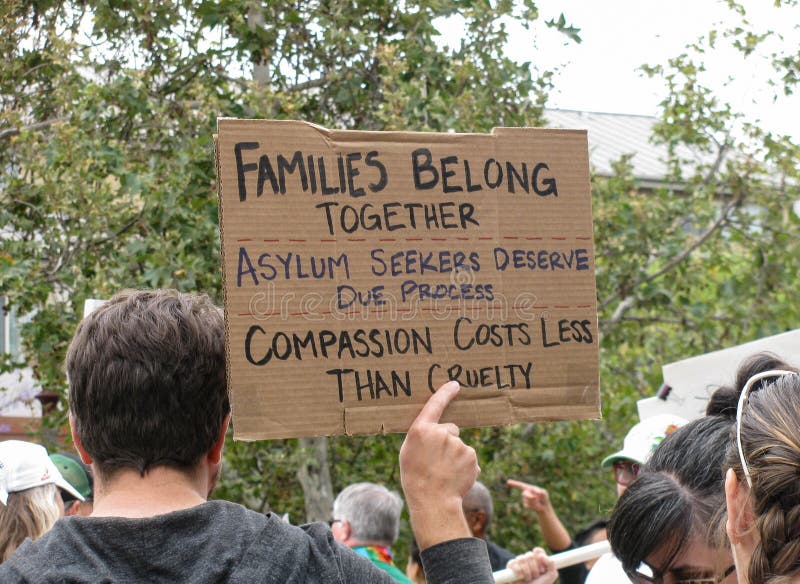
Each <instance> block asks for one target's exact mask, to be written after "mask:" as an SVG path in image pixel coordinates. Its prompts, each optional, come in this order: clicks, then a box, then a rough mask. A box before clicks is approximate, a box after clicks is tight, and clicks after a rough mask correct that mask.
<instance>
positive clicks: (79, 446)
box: [69, 412, 94, 464]
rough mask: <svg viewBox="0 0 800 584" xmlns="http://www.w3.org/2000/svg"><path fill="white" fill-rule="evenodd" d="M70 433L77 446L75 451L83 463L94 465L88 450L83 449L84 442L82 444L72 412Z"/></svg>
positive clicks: (70, 415) (70, 414)
mask: <svg viewBox="0 0 800 584" xmlns="http://www.w3.org/2000/svg"><path fill="white" fill-rule="evenodd" d="M69 433H70V435H71V436H72V443H73V444H74V445H75V450H77V451H78V455H79V456H80V457H81V460H82V461H83V463H84V464H92V462H94V461H93V460H92V457H91V456H89V453H88V452H86V449H85V448H84V447H83V442H81V439H80V437H79V436H78V431H77V430H76V428H75V418H74V417H73V416H72V412H70V413H69Z"/></svg>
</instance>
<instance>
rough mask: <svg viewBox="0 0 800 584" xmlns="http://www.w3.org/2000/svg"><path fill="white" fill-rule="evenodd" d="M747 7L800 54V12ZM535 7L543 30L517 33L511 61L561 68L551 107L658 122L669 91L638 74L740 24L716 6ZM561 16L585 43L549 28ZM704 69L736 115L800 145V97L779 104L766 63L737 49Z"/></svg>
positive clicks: (652, 0)
mask: <svg viewBox="0 0 800 584" xmlns="http://www.w3.org/2000/svg"><path fill="white" fill-rule="evenodd" d="M741 3H742V5H743V6H744V8H745V9H746V11H747V16H748V18H749V19H750V21H751V22H752V23H753V25H755V26H757V27H760V28H762V29H764V30H771V31H775V32H779V33H780V34H782V35H783V37H784V40H783V41H782V42H781V43H780V44H781V46H784V47H791V48H792V49H793V50H795V51H796V50H797V47H798V46H800V28H798V27H800V5H799V6H794V7H786V6H784V7H783V8H781V9H776V8H774V6H773V2H772V1H771V0H743V1H742V2H741ZM536 4H537V6H538V8H539V12H540V16H541V23H537V24H536V26H535V28H534V31H533V32H529V31H526V30H525V29H523V28H522V27H521V26H519V25H514V26H512V27H511V29H510V33H511V40H510V42H509V46H508V54H509V56H512V57H514V58H516V59H517V60H520V61H529V60H532V61H534V62H535V63H536V64H537V66H538V67H539V68H540V69H541V70H548V69H550V70H552V69H557V71H558V72H557V74H556V77H555V79H554V83H555V91H554V92H553V93H551V95H550V98H549V100H548V104H547V107H551V108H560V109H575V110H583V111H594V112H610V113H627V114H641V115H658V113H659V107H658V104H659V102H660V101H661V100H663V99H664V97H665V96H666V93H667V88H666V85H665V84H664V82H663V81H662V80H660V79H648V78H646V77H645V76H644V75H643V74H642V73H641V72H639V71H637V69H638V68H639V67H640V66H641V65H642V64H645V63H646V64H649V65H656V64H666V62H667V60H668V59H669V58H670V57H674V56H676V55H678V54H680V53H681V52H682V51H683V50H684V47H685V46H686V45H687V44H688V43H691V42H693V41H694V40H696V39H697V38H698V37H699V36H701V35H703V34H705V33H707V32H708V31H709V30H710V29H711V28H714V27H715V25H719V24H720V23H723V24H727V25H728V26H731V25H733V24H734V23H735V22H737V20H736V18H735V17H734V16H733V15H732V14H731V12H730V10H729V9H728V8H727V7H726V5H725V4H724V3H723V2H720V1H717V0H691V1H687V0H669V1H665V0H560V1H559V0H538V1H537V3H536ZM562 12H563V13H564V15H565V17H566V20H567V23H568V24H572V25H573V26H575V27H577V28H579V29H581V30H580V33H579V34H580V36H581V38H582V41H583V42H582V43H581V44H575V43H573V42H570V41H568V40H567V39H566V37H564V36H563V35H561V34H560V33H557V32H555V31H554V30H552V29H549V28H546V27H544V26H543V25H542V23H543V22H544V20H549V19H551V18H558V16H559V14H561V13H562ZM455 24H456V26H453V27H449V26H448V27H447V31H445V33H444V37H445V39H446V42H447V39H455V38H457V35H458V28H459V27H458V26H457V23H455ZM716 28H720V27H719V26H716ZM725 44H726V43H725V42H724V41H723V42H720V43H718V46H722V45H725ZM776 46H777V45H776ZM795 54H796V53H795ZM705 64H706V68H707V69H708V73H707V74H706V78H705V80H704V81H705V83H706V84H707V85H709V86H710V87H712V88H713V89H714V90H715V91H716V92H718V94H719V95H720V97H722V98H723V99H725V100H726V101H728V102H729V103H731V105H732V106H733V109H734V110H735V111H740V112H742V113H743V114H745V116H746V118H747V119H748V120H749V121H753V122H756V123H758V124H759V125H760V127H762V128H764V129H768V130H771V131H775V132H779V133H786V134H789V135H791V136H792V137H793V138H794V139H795V141H798V142H800V95H794V96H790V97H786V98H781V99H779V100H778V101H777V102H773V101H772V91H771V88H770V87H769V86H768V85H767V78H766V74H767V73H769V72H771V71H772V68H771V66H769V64H768V63H766V62H765V61H764V59H763V58H761V57H759V56H754V57H752V58H749V59H747V60H745V59H742V57H741V56H740V54H739V53H738V52H736V51H734V50H733V49H730V50H717V51H715V52H713V53H708V54H707V58H706V63H705ZM731 78H732V79H731ZM798 89H799V90H800V88H798Z"/></svg>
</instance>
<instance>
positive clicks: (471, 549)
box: [420, 537, 494, 584]
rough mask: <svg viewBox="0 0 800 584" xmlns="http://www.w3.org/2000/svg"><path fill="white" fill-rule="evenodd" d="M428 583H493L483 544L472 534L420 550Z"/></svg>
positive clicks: (487, 555) (487, 556)
mask: <svg viewBox="0 0 800 584" xmlns="http://www.w3.org/2000/svg"><path fill="white" fill-rule="evenodd" d="M420 557H421V558H422V567H423V568H424V569H425V576H426V578H427V581H428V584H459V583H460V584H480V583H486V584H490V583H493V582H494V577H493V576H492V567H491V565H490V564H489V553H488V552H487V551H486V543H485V542H484V541H483V540H482V539H478V538H476V537H465V538H461V539H453V540H450V541H445V542H443V543H440V544H437V545H435V546H432V547H429V548H427V549H424V550H422V553H421V554H420Z"/></svg>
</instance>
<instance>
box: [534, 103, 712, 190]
mask: <svg viewBox="0 0 800 584" xmlns="http://www.w3.org/2000/svg"><path fill="white" fill-rule="evenodd" d="M544 117H545V120H546V121H547V125H548V126H549V127H552V128H574V129H585V130H588V132H589V134H588V136H589V161H590V163H591V165H592V170H593V171H594V172H595V173H596V174H597V175H599V176H613V175H614V171H613V169H612V164H613V163H614V162H616V161H618V160H619V159H620V158H621V157H622V156H624V155H632V158H631V159H630V163H631V164H632V165H633V176H634V177H635V178H637V179H638V180H639V181H640V183H641V184H642V186H650V187H657V186H665V183H666V181H665V177H666V176H667V175H668V173H669V168H668V166H667V164H666V162H665V161H666V160H667V147H666V146H665V145H663V144H654V143H653V142H652V135H653V127H654V126H655V124H656V123H657V122H658V118H655V117H651V116H639V115H630V114H609V113H599V112H584V111H575V110H558V109H546V110H545V112H544ZM677 154H678V156H680V157H681V159H683V160H688V161H694V164H711V163H713V161H714V157H713V156H711V155H709V154H708V153H699V152H697V151H695V150H692V149H690V148H688V147H686V146H679V147H678V150H677ZM692 166H693V165H692V164H687V165H686V166H685V167H684V175H686V176H688V175H690V174H692V173H693V170H692Z"/></svg>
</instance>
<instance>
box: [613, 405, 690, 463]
mask: <svg viewBox="0 0 800 584" xmlns="http://www.w3.org/2000/svg"><path fill="white" fill-rule="evenodd" d="M687 422H688V420H686V419H685V418H681V417H680V416H676V415H674V414H658V415H656V416H651V417H649V418H645V419H644V420H642V421H641V422H639V423H638V424H636V425H634V426H633V427H632V428H631V429H630V430H629V431H628V434H627V435H626V436H625V440H624V441H623V443H622V450H620V451H619V452H615V453H614V454H612V455H610V456H606V457H605V458H604V459H603V464H602V466H603V467H607V466H611V465H612V464H614V463H615V462H617V461H618V460H630V461H632V462H636V463H639V464H644V463H645V462H647V459H648V458H650V455H651V454H652V453H653V451H654V450H655V449H656V446H658V445H659V444H661V441H662V440H663V439H664V438H666V437H667V436H669V435H670V434H672V433H673V432H674V431H675V430H677V429H678V428H680V427H681V426H683V425H684V424H686V423H687Z"/></svg>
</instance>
